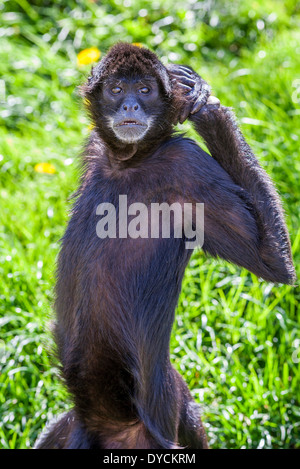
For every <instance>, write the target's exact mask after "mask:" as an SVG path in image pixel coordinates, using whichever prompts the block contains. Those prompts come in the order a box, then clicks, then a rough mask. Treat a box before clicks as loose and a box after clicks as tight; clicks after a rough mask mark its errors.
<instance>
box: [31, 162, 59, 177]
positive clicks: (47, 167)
mask: <svg viewBox="0 0 300 469" xmlns="http://www.w3.org/2000/svg"><path fill="white" fill-rule="evenodd" d="M34 170H35V171H36V172H37V173H44V174H54V173H56V169H55V168H54V166H53V165H52V164H51V163H38V164H36V165H35V167H34Z"/></svg>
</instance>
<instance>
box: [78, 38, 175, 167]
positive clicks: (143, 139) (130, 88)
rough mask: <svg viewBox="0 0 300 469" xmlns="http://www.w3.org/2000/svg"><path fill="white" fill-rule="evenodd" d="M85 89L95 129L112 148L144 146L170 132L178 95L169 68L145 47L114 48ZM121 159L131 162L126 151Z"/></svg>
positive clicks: (120, 44)
mask: <svg viewBox="0 0 300 469" xmlns="http://www.w3.org/2000/svg"><path fill="white" fill-rule="evenodd" d="M81 90H82V94H83V96H84V97H85V102H86V103H87V106H88V111H89V113H90V115H91V118H92V120H93V122H94V124H95V127H96V131H97V132H98V134H99V135H100V137H101V138H102V139H103V140H104V142H105V143H106V144H107V145H108V146H109V147H110V148H113V149H114V148H118V149H122V148H125V147H126V146H127V147H128V146H130V145H131V146H132V145H134V146H135V147H136V148H137V147H141V146H142V147H143V148H144V147H145V146H146V145H147V144H148V145H150V144H151V145H153V142H157V141H158V140H160V139H161V138H163V137H167V136H168V135H170V133H171V132H172V128H173V124H174V123H175V121H176V110H177V108H178V106H177V105H176V100H177V101H178V100H179V99H180V97H178V96H176V92H174V91H173V88H172V81H171V78H170V75H169V73H168V71H167V69H166V67H164V65H163V64H162V63H161V62H160V61H159V59H158V58H157V56H156V55H155V54H154V53H153V52H151V51H150V50H148V49H146V48H144V47H142V48H141V47H137V46H134V45H132V44H127V43H118V44H116V45H115V46H113V47H112V48H111V49H110V50H109V52H108V54H107V55H106V56H105V57H104V58H103V59H102V60H101V61H100V62H99V63H98V64H97V65H96V66H95V67H94V68H93V69H92V74H91V76H90V77H89V79H88V81H87V83H85V84H84V85H83V86H82V87H81ZM121 159H127V156H126V152H124V157H121Z"/></svg>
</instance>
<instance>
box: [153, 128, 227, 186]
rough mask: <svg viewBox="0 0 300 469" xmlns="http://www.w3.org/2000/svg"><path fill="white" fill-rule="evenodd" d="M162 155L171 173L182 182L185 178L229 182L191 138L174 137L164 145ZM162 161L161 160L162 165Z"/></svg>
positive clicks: (218, 165) (209, 156)
mask: <svg viewBox="0 0 300 469" xmlns="http://www.w3.org/2000/svg"><path fill="white" fill-rule="evenodd" d="M162 153H163V155H164V156H165V158H164V159H165V161H168V162H169V163H171V164H170V167H171V168H172V169H173V170H174V171H173V172H172V173H173V174H174V172H175V174H177V175H179V177H180V178H181V179H182V180H184V178H185V177H187V178H188V179H189V180H194V179H199V178H201V179H203V178H204V179H206V180H207V181H209V180H212V181H213V180H220V181H221V180H226V181H231V178H230V176H229V175H228V173H227V172H226V171H225V170H224V169H223V168H222V166H221V165H220V164H219V163H218V162H217V161H216V160H215V159H214V158H213V157H212V156H211V155H209V154H208V153H207V152H206V151H204V150H203V149H202V148H201V147H200V145H199V143H198V142H197V141H195V140H193V139H192V138H188V137H185V136H184V135H182V134H180V135H176V136H175V137H172V138H170V139H169V141H168V142H167V143H166V144H165V146H164V147H163V148H162V151H161V154H162ZM164 159H161V161H162V164H163V160H164Z"/></svg>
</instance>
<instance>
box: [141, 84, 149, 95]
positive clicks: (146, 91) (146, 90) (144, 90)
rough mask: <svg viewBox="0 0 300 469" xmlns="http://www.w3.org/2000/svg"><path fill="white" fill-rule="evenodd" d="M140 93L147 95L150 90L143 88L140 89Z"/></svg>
mask: <svg viewBox="0 0 300 469" xmlns="http://www.w3.org/2000/svg"><path fill="white" fill-rule="evenodd" d="M140 93H142V94H148V93H150V88H148V87H147V86H144V87H143V88H141V89H140Z"/></svg>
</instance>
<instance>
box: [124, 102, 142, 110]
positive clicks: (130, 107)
mask: <svg viewBox="0 0 300 469" xmlns="http://www.w3.org/2000/svg"><path fill="white" fill-rule="evenodd" d="M138 108H139V105H138V104H136V103H135V104H127V103H124V104H123V109H124V111H137V110H138Z"/></svg>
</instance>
